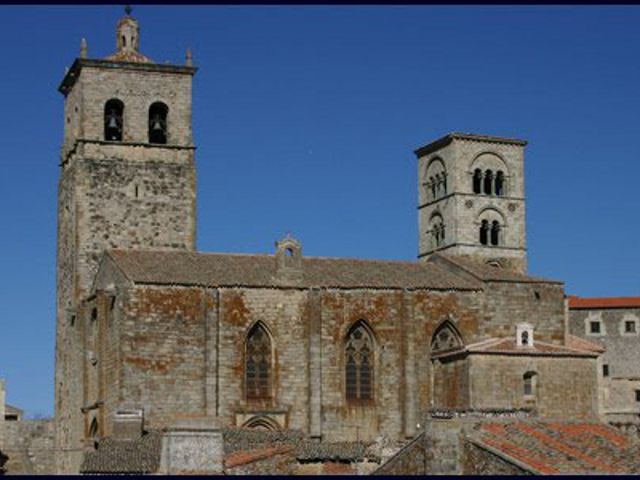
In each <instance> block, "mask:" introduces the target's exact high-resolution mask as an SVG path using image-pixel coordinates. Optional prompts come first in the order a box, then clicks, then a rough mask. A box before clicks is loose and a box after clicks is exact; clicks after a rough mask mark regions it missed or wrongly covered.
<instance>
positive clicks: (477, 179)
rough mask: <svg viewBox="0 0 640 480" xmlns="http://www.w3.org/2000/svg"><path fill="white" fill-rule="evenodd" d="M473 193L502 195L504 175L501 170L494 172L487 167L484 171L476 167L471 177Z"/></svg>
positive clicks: (503, 192)
mask: <svg viewBox="0 0 640 480" xmlns="http://www.w3.org/2000/svg"><path fill="white" fill-rule="evenodd" d="M472 187H473V193H475V194H482V193H484V194H485V195H496V196H498V197H502V196H503V195H504V194H505V175H504V172H503V171H502V170H498V171H496V172H494V171H493V170H490V169H487V170H485V171H484V172H483V171H482V170H481V169H479V168H476V169H475V170H474V171H473V179H472Z"/></svg>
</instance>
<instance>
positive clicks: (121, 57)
mask: <svg viewBox="0 0 640 480" xmlns="http://www.w3.org/2000/svg"><path fill="white" fill-rule="evenodd" d="M105 60H109V61H110V62H129V63H153V60H151V59H150V58H149V57H147V56H146V55H143V54H141V53H140V52H131V51H127V52H125V51H120V52H116V53H114V54H113V55H109V56H108V57H105Z"/></svg>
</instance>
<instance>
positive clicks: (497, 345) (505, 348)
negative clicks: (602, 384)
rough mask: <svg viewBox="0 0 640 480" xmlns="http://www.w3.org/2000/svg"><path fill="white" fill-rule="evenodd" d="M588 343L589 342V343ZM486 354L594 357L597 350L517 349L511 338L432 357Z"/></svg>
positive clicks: (562, 347) (559, 347)
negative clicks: (467, 353)
mask: <svg viewBox="0 0 640 480" xmlns="http://www.w3.org/2000/svg"><path fill="white" fill-rule="evenodd" d="M589 343H590V342H589ZM464 352H469V353H488V354H502V355H543V356H568V357H576V356H577V357H596V356H598V354H599V352H600V351H598V350H594V349H593V348H590V349H588V348H579V347H573V346H570V345H553V344H551V343H545V342H540V341H535V342H534V343H533V345H532V346H526V347H519V346H518V345H517V344H516V341H515V339H513V338H488V339H486V340H482V341H480V342H477V343H472V344H470V345H467V346H465V347H464V348H462V349H457V350H452V351H447V352H443V353H442V354H437V353H434V354H433V357H434V358H435V357H446V356H449V355H459V354H460V353H464Z"/></svg>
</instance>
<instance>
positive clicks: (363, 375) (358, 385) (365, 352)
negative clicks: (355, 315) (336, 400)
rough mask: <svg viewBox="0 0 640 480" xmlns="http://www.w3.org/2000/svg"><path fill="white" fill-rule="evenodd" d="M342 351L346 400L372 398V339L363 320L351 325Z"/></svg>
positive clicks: (366, 399)
mask: <svg viewBox="0 0 640 480" xmlns="http://www.w3.org/2000/svg"><path fill="white" fill-rule="evenodd" d="M344 351H345V394H346V398H347V401H361V400H362V401H368V400H373V370H374V341H373V336H372V334H371V332H370V331H369V329H368V328H367V327H366V325H365V324H364V322H362V321H360V322H358V323H356V324H355V325H354V326H353V327H351V330H349V333H348V334H347V338H346V342H345V350H344Z"/></svg>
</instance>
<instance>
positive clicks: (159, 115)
mask: <svg viewBox="0 0 640 480" xmlns="http://www.w3.org/2000/svg"><path fill="white" fill-rule="evenodd" d="M168 113H169V107H167V106H166V105H165V104H164V103H162V102H156V103H154V104H153V105H151V107H149V143H159V144H165V143H167V114H168Z"/></svg>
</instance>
